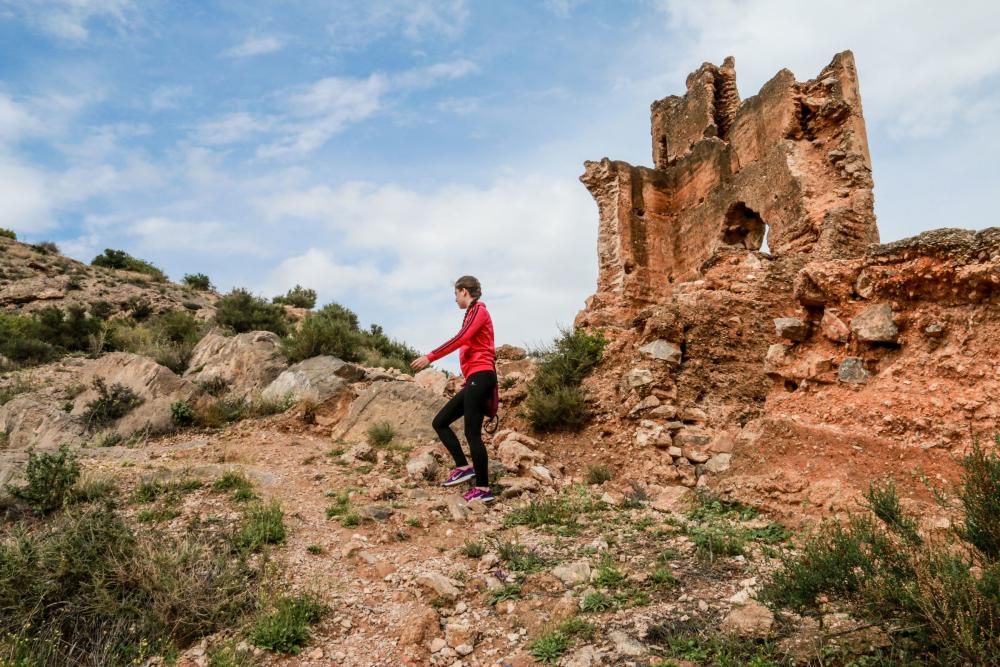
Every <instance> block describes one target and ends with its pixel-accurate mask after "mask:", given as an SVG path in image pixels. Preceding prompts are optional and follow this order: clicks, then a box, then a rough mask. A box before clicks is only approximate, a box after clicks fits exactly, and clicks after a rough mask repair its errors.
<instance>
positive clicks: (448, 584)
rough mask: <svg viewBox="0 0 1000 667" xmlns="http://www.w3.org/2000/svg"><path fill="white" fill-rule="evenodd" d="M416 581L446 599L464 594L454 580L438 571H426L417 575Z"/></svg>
mask: <svg viewBox="0 0 1000 667" xmlns="http://www.w3.org/2000/svg"><path fill="white" fill-rule="evenodd" d="M416 581H417V585H418V586H423V587H424V588H427V589H429V590H431V591H433V592H434V593H435V594H436V595H438V596H439V597H442V598H444V599H446V600H454V599H455V598H457V597H458V596H459V595H461V594H462V592H461V591H460V590H459V589H458V586H456V585H455V582H454V581H452V580H451V579H449V578H448V577H446V576H444V575H443V574H438V573H437V572H425V573H423V574H421V575H419V576H417V580H416Z"/></svg>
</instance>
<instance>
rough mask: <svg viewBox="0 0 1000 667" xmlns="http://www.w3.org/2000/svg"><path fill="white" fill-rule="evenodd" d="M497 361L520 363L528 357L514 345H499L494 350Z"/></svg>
mask: <svg viewBox="0 0 1000 667" xmlns="http://www.w3.org/2000/svg"><path fill="white" fill-rule="evenodd" d="M496 353H497V360H498V361H520V360H521V359H524V358H525V357H527V356H528V353H527V352H525V350H524V349H523V348H520V347H515V346H514V345H501V346H500V347H498V348H497V350H496Z"/></svg>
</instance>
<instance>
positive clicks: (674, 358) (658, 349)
mask: <svg viewBox="0 0 1000 667" xmlns="http://www.w3.org/2000/svg"><path fill="white" fill-rule="evenodd" d="M639 353H640V354H642V355H643V356H644V357H647V358H649V359H655V360H656V361H666V362H669V363H672V364H679V363H681V348H680V347H678V346H677V345H674V344H673V343H671V342H669V341H666V340H663V339H662V338H660V339H657V340H654V341H653V342H651V343H646V344H645V345H643V346H642V347H640V348H639Z"/></svg>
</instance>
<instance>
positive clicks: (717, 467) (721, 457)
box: [705, 454, 733, 473]
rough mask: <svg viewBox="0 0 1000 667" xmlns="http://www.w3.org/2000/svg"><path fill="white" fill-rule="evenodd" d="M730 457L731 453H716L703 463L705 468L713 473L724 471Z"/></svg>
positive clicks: (731, 456) (727, 466) (727, 468)
mask: <svg viewBox="0 0 1000 667" xmlns="http://www.w3.org/2000/svg"><path fill="white" fill-rule="evenodd" d="M732 458H733V455H732V454H716V455H715V456H713V457H712V458H710V459H709V460H708V462H707V463H705V470H707V471H708V472H714V473H720V472H726V471H727V470H729V462H730V461H731V460H732Z"/></svg>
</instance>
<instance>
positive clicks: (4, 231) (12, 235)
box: [0, 227, 17, 241]
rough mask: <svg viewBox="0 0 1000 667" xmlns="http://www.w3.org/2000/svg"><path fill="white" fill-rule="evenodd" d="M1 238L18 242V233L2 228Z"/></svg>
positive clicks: (0, 228) (0, 229)
mask: <svg viewBox="0 0 1000 667" xmlns="http://www.w3.org/2000/svg"><path fill="white" fill-rule="evenodd" d="M0 237H3V238H5V239H12V240H14V241H16V240H17V233H16V232H15V231H14V230H12V229H7V228H6V227H0Z"/></svg>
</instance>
